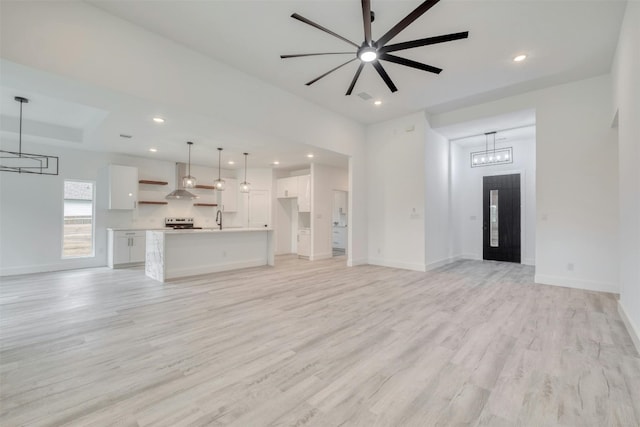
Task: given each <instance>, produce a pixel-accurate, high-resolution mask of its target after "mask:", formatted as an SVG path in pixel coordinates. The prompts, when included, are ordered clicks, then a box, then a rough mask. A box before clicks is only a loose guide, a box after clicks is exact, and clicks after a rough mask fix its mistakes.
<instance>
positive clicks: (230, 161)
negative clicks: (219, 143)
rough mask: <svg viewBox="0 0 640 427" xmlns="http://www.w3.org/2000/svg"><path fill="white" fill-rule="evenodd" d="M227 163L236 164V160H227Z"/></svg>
mask: <svg viewBox="0 0 640 427" xmlns="http://www.w3.org/2000/svg"><path fill="white" fill-rule="evenodd" d="M227 163H228V164H230V165H235V164H236V162H234V161H233V160H229V161H228V162H227Z"/></svg>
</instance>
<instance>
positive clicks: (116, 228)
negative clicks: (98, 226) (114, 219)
mask: <svg viewBox="0 0 640 427" xmlns="http://www.w3.org/2000/svg"><path fill="white" fill-rule="evenodd" d="M107 230H112V231H147V230H153V231H157V230H164V228H160V227H158V228H149V227H138V228H134V227H123V228H120V227H107Z"/></svg>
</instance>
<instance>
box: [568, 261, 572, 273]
mask: <svg viewBox="0 0 640 427" xmlns="http://www.w3.org/2000/svg"><path fill="white" fill-rule="evenodd" d="M567 271H573V263H572V262H570V263H568V264H567Z"/></svg>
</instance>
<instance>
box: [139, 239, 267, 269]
mask: <svg viewBox="0 0 640 427" xmlns="http://www.w3.org/2000/svg"><path fill="white" fill-rule="evenodd" d="M146 237H147V238H146V259H145V274H146V275H147V276H149V277H151V278H153V279H155V280H158V281H160V282H166V281H169V280H172V279H178V278H181V277H187V276H194V275H198V274H207V273H215V272H218V271H227V270H235V269H239V268H247V267H257V266H261V265H274V243H273V230H272V229H270V228H227V229H223V230H218V229H202V230H148V231H147V236H146Z"/></svg>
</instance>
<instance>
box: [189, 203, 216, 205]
mask: <svg viewBox="0 0 640 427" xmlns="http://www.w3.org/2000/svg"><path fill="white" fill-rule="evenodd" d="M193 206H218V204H217V203H194V204H193Z"/></svg>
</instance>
